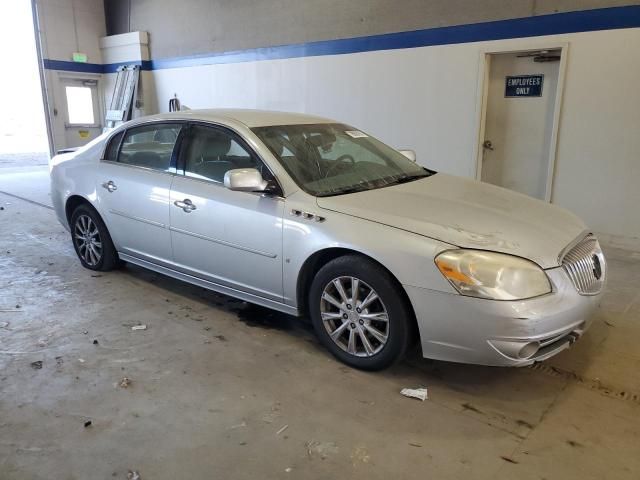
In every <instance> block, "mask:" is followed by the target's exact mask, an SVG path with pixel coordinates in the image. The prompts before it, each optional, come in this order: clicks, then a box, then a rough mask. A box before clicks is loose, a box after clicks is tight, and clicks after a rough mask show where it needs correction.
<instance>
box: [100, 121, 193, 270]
mask: <svg viewBox="0 0 640 480" xmlns="http://www.w3.org/2000/svg"><path fill="white" fill-rule="evenodd" d="M181 128H182V124H181V123H175V122H173V123H151V124H147V125H142V126H137V127H132V128H128V129H127V130H126V131H125V132H123V133H120V134H118V135H116V136H115V137H113V138H112V140H111V141H110V143H109V145H108V146H107V149H106V151H105V155H104V156H105V158H104V159H102V161H101V162H100V169H99V176H98V178H97V185H96V193H97V197H98V202H99V204H100V206H101V207H102V208H101V209H102V211H103V212H105V215H106V221H107V225H108V228H109V233H110V234H111V236H112V238H113V241H114V244H115V246H116V249H117V250H118V251H119V252H121V253H124V254H126V255H132V256H134V257H137V258H140V259H143V260H147V261H151V262H154V263H159V264H165V265H169V264H170V263H171V260H172V249H171V236H170V234H169V205H170V204H169V192H170V189H171V182H172V181H173V177H174V176H175V172H176V166H175V155H174V147H175V145H176V142H177V139H178V137H179V135H180V130H181Z"/></svg>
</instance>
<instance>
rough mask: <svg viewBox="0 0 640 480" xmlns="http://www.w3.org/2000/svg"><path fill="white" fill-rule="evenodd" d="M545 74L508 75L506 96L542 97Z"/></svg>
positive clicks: (505, 88) (505, 87)
mask: <svg viewBox="0 0 640 480" xmlns="http://www.w3.org/2000/svg"><path fill="white" fill-rule="evenodd" d="M543 82H544V75H542V74H540V75H514V76H509V77H506V79H505V86H504V96H505V97H506V98H513V97H541V96H542V83H543Z"/></svg>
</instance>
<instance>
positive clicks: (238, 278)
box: [170, 125, 284, 301]
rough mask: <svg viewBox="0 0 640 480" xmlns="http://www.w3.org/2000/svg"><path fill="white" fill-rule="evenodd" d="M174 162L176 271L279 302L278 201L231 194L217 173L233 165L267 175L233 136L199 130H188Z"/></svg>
mask: <svg viewBox="0 0 640 480" xmlns="http://www.w3.org/2000/svg"><path fill="white" fill-rule="evenodd" d="M178 165H179V168H178V169H179V171H178V175H176V177H175V179H174V181H173V185H172V186H171V214H170V216H171V240H172V245H173V256H174V261H175V263H176V267H177V268H178V269H180V270H181V271H183V272H185V273H189V274H191V275H194V276H196V277H199V278H202V279H205V280H208V281H211V282H214V283H217V284H219V285H223V286H225V287H228V288H233V289H235V290H240V291H243V292H246V293H250V294H252V295H257V296H259V297H262V298H267V299H270V300H275V301H282V215H283V212H284V200H283V199H282V198H280V197H277V196H268V195H262V194H259V193H251V192H238V191H232V190H229V189H228V188H226V187H225V186H224V184H223V179H224V174H225V173H226V172H227V171H228V170H230V169H233V168H258V169H259V170H261V171H262V174H263V177H265V179H268V178H269V175H270V172H269V171H268V170H267V169H266V167H265V166H264V165H263V164H262V162H261V161H260V159H258V158H257V157H256V156H255V154H253V153H252V152H251V150H250V148H249V147H248V146H247V145H246V144H244V142H242V140H241V139H240V138H239V137H237V136H236V135H235V134H232V133H231V132H229V131H227V130H224V129H222V128H217V127H209V126H202V125H193V126H192V127H191V128H190V129H189V132H188V134H187V135H186V137H185V139H184V140H183V141H182V147H181V149H180V157H179V164H178ZM181 169H183V170H182V171H181ZM181 173H184V174H183V175H181Z"/></svg>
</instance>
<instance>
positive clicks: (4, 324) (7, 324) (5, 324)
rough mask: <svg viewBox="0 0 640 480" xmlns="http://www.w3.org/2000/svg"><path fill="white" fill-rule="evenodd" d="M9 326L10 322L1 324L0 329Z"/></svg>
mask: <svg viewBox="0 0 640 480" xmlns="http://www.w3.org/2000/svg"><path fill="white" fill-rule="evenodd" d="M8 326H9V322H0V328H7V327H8Z"/></svg>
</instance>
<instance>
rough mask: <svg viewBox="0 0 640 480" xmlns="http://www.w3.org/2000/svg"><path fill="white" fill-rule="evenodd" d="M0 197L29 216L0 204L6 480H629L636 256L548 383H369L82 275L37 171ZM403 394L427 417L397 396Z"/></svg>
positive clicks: (183, 290)
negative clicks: (423, 392) (136, 477)
mask: <svg viewBox="0 0 640 480" xmlns="http://www.w3.org/2000/svg"><path fill="white" fill-rule="evenodd" d="M25 175H26V176H25ZM0 191H3V192H6V193H12V194H14V195H19V196H22V197H23V198H25V199H27V200H34V201H35V202H37V203H30V202H27V201H25V200H21V199H18V198H16V197H14V196H9V195H7V194H6V193H0V206H3V207H4V210H0V478H1V479H3V480H9V479H21V480H25V479H52V478H55V479H105V478H126V477H127V472H128V471H129V470H132V471H138V472H139V473H140V475H141V477H142V479H143V480H148V479H177V478H189V479H212V478H229V479H231V478H233V479H245V478H246V479H256V478H261V479H271V478H318V479H320V478H326V479H333V478H367V479H378V478H379V479H389V478H437V479H461V478H465V479H485V478H486V479H492V478H518V479H520V480H525V479H543V478H544V479H563V480H567V479H582V480H584V479H598V480H600V479H603V478H615V479H627V478H628V479H637V478H638V475H639V472H640V349H639V348H638V339H639V334H640V324H639V323H638V320H640V294H639V291H638V287H637V285H638V284H639V283H640V254H638V253H636V254H633V253H629V252H624V251H622V250H613V249H608V250H607V251H606V253H607V256H608V259H609V266H610V277H609V285H608V289H607V292H606V294H605V296H604V298H603V302H602V308H601V310H600V311H599V312H598V314H597V318H596V319H595V322H594V325H593V327H592V328H591V329H590V330H589V331H588V332H587V334H586V335H585V337H584V338H582V339H581V340H580V342H578V343H577V344H576V345H575V347H574V348H572V349H570V350H568V351H565V352H563V353H562V354H561V355H559V356H558V357H555V358H553V359H551V360H550V361H547V362H545V363H544V364H541V365H538V366H536V367H534V368H524V369H500V368H485V367H474V366H465V365H456V364H450V363H443V362H429V361H426V360H422V359H420V358H419V355H418V354H417V353H414V354H413V355H412V356H411V358H410V359H409V360H408V361H406V362H404V363H402V364H400V365H398V366H396V367H394V368H392V369H390V370H387V371H384V372H381V373H365V372H360V371H356V370H352V369H350V368H347V367H345V366H343V365H342V364H340V363H338V362H337V361H335V360H334V359H333V358H332V357H330V356H329V355H328V354H327V352H325V351H324V350H323V349H322V348H321V347H320V346H319V345H318V343H317V342H316V340H315V338H314V336H313V333H312V331H311V330H310V328H309V326H308V325H306V324H305V323H301V322H299V321H297V320H296V319H294V318H291V317H287V316H285V315H282V314H278V313H274V312H271V311H268V310H265V309H262V308H258V307H255V306H251V305H248V304H245V303H242V302H238V301H235V300H233V299H231V298H228V297H224V296H222V295H217V294H215V293H212V292H208V291H205V290H203V289H201V288H198V287H194V286H190V285H187V284H184V283H181V282H178V281H174V280H172V279H169V278H165V277H162V276H161V275H157V274H154V273H150V272H146V271H144V270H142V269H139V268H137V267H127V268H125V269H123V270H121V271H116V272H112V273H105V274H96V273H94V272H91V271H89V270H85V269H83V268H82V267H81V266H80V263H79V262H78V261H77V259H76V257H75V254H74V252H73V249H72V246H71V243H70V239H69V235H68V234H67V232H66V231H65V230H64V229H63V228H62V227H61V226H60V225H59V224H58V223H57V221H56V220H55V218H54V216H53V212H52V211H51V210H50V209H49V208H46V205H47V204H48V203H47V201H48V197H47V193H46V191H47V185H46V170H45V169H43V168H42V167H28V168H23V169H20V168H18V169H15V168H14V169H13V170H11V171H10V170H0ZM137 324H146V325H147V326H148V328H147V330H141V331H132V330H131V327H132V326H134V325H137ZM33 362H42V363H41V368H39V366H40V364H39V363H33ZM124 377H127V378H128V379H130V382H131V383H130V384H129V385H128V386H127V387H126V388H123V387H122V386H120V385H119V384H120V382H121V381H122V379H123V378H124ZM418 386H427V387H428V388H429V397H430V398H429V400H427V401H425V402H420V401H417V400H413V399H409V398H405V397H403V396H401V395H400V393H399V392H400V389H401V388H403V387H418ZM88 421H91V422H92V423H91V425H90V426H88V427H85V426H84V425H85V422H88Z"/></svg>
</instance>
